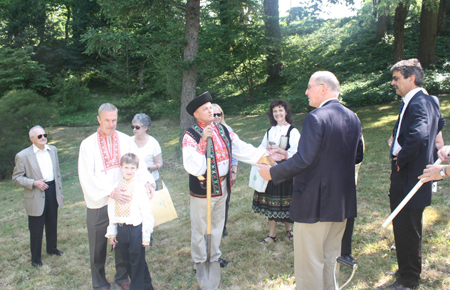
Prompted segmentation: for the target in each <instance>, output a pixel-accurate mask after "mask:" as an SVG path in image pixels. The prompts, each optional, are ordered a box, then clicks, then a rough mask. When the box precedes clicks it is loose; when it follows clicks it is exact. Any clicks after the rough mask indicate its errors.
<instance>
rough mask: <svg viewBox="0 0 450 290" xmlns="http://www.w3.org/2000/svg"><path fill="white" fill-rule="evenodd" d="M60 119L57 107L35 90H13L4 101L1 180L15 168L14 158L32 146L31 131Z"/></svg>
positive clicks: (1, 105) (0, 130)
mask: <svg viewBox="0 0 450 290" xmlns="http://www.w3.org/2000/svg"><path fill="white" fill-rule="evenodd" d="M57 117H58V115H57V112H56V110H55V106H54V104H52V103H49V102H48V101H47V100H46V99H45V98H44V97H41V96H39V95H38V94H37V93H35V92H34V91H32V90H13V91H10V92H8V93H7V94H6V95H5V96H3V97H2V98H1V99H0V124H2V126H1V127H0V177H1V178H2V179H3V178H5V176H6V175H7V174H10V173H11V170H12V168H13V167H14V156H15V155H16V153H17V152H19V151H20V150H22V149H23V148H25V147H27V146H29V141H28V142H27V140H29V139H28V131H29V129H30V128H32V127H33V126H36V125H41V126H43V127H44V128H45V126H46V125H47V124H49V122H51V121H53V120H56V119H57Z"/></svg>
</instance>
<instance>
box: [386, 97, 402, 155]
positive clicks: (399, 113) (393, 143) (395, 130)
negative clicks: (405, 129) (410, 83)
mask: <svg viewBox="0 0 450 290" xmlns="http://www.w3.org/2000/svg"><path fill="white" fill-rule="evenodd" d="M403 106H405V102H403V101H402V103H401V104H400V110H399V111H398V118H397V123H395V127H394V132H393V134H392V136H394V139H393V140H392V144H391V150H390V152H389V158H392V156H393V153H394V145H395V140H396V139H397V131H398V125H399V124H398V122H399V121H400V115H401V114H402V111H403Z"/></svg>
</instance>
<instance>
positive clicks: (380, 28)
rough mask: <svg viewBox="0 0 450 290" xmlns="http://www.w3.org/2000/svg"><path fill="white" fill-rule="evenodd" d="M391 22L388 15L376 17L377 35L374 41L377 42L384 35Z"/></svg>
mask: <svg viewBox="0 0 450 290" xmlns="http://www.w3.org/2000/svg"><path fill="white" fill-rule="evenodd" d="M390 21H391V18H390V17H389V15H386V14H381V15H379V16H378V21H377V35H376V36H375V41H376V42H378V41H380V40H381V38H383V37H384V36H385V35H386V32H387V27H388V23H389V22H390Z"/></svg>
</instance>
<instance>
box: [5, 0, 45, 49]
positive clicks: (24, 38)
mask: <svg viewBox="0 0 450 290" xmlns="http://www.w3.org/2000/svg"><path fill="white" fill-rule="evenodd" d="M46 2H47V1H45V0H10V1H8V2H3V3H2V4H3V5H2V6H0V13H1V18H2V21H4V23H5V25H4V26H3V27H2V29H1V30H2V32H3V33H2V34H1V35H2V37H3V39H2V42H3V43H4V44H8V45H11V46H12V47H15V48H19V47H23V46H30V45H37V44H39V42H43V41H44V39H45V30H46V25H45V23H46V21H47V6H46Z"/></svg>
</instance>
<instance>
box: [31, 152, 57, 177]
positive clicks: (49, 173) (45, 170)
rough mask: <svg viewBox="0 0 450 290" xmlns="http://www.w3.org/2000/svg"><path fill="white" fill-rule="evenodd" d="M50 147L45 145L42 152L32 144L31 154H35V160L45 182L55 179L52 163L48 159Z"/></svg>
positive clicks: (49, 158) (50, 159)
mask: <svg viewBox="0 0 450 290" xmlns="http://www.w3.org/2000/svg"><path fill="white" fill-rule="evenodd" d="M49 151H50V147H48V146H47V144H45V147H44V150H41V149H39V147H37V146H36V145H34V144H33V152H34V154H36V159H37V162H38V164H39V168H40V169H41V173H42V178H43V179H45V181H46V182H49V181H53V180H54V179H55V177H54V175H53V162H52V158H51V157H50V153H49Z"/></svg>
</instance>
